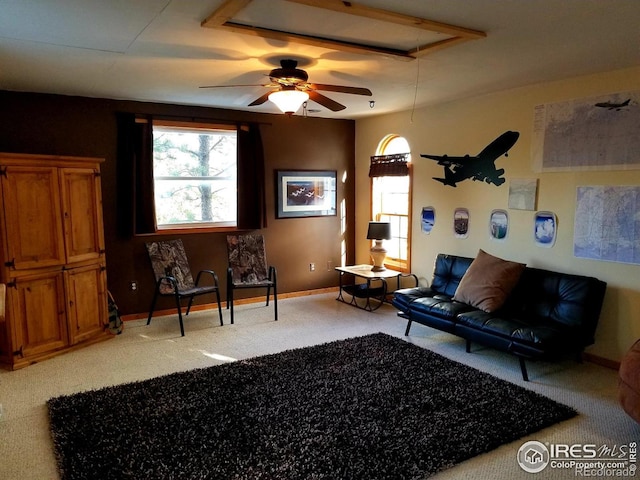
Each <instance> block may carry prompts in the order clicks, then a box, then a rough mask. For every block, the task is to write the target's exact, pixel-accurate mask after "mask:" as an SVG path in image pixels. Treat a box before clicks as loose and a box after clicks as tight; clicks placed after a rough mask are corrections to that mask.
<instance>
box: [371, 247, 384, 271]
mask: <svg viewBox="0 0 640 480" xmlns="http://www.w3.org/2000/svg"><path fill="white" fill-rule="evenodd" d="M375 242H376V243H375V245H374V246H373V247H371V250H370V254H371V259H372V260H373V267H372V268H371V271H372V272H384V271H385V270H386V268H385V266H384V260H385V258H387V250H386V249H385V248H384V247H383V246H382V240H376V241H375Z"/></svg>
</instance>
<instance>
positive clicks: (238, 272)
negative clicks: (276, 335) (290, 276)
mask: <svg viewBox="0 0 640 480" xmlns="http://www.w3.org/2000/svg"><path fill="white" fill-rule="evenodd" d="M227 253H228V260H229V267H228V268H227V308H228V309H230V310H231V323H233V292H234V290H236V289H240V288H266V289H267V306H269V296H270V295H271V289H272V288H273V308H274V316H275V320H278V286H277V277H276V269H275V267H272V266H269V267H267V255H266V251H265V248H264V237H263V236H262V235H228V236H227Z"/></svg>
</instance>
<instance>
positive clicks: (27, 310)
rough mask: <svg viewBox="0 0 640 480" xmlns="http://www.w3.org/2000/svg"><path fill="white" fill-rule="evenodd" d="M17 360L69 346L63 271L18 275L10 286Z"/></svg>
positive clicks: (8, 290)
mask: <svg viewBox="0 0 640 480" xmlns="http://www.w3.org/2000/svg"><path fill="white" fill-rule="evenodd" d="M7 296H8V298H9V302H10V303H9V304H10V306H11V309H10V312H9V315H11V317H12V325H13V329H14V331H13V346H12V350H13V352H12V353H13V355H14V357H16V358H15V361H20V360H21V359H28V358H30V357H33V356H36V355H40V354H44V353H47V352H51V351H54V350H57V349H60V348H62V347H65V346H66V345H68V335H67V321H66V314H65V304H64V299H65V296H64V280H63V276H62V272H46V273H41V274H37V275H28V276H24V277H18V278H16V279H15V280H14V281H13V282H11V283H9V284H8V285H7Z"/></svg>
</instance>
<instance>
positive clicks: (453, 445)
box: [48, 333, 576, 480]
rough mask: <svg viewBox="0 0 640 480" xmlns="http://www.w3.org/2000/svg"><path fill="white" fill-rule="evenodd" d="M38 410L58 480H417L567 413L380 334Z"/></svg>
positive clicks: (62, 400)
mask: <svg viewBox="0 0 640 480" xmlns="http://www.w3.org/2000/svg"><path fill="white" fill-rule="evenodd" d="M48 408H49V416H50V424H51V432H52V437H53V443H54V447H55V452H56V456H57V459H58V466H59V471H60V474H61V477H62V478H63V479H88V478H92V479H93V478H101V479H107V478H114V479H115V478H117V479H128V478H130V479H136V480H139V479H216V480H223V479H246V480H256V479H270V480H274V479H286V480H297V479H331V480H342V479H367V480H374V479H389V480H391V479H392V480H400V479H421V478H426V477H429V476H430V475H433V474H434V473H436V472H438V471H441V470H443V469H446V468H448V467H451V466H453V465H455V464H456V463H459V462H461V461H463V460H465V459H468V458H471V457H473V456H475V455H478V454H480V453H483V452H487V451H489V450H492V449H494V448H496V447H497V446H499V445H501V444H504V443H508V442H511V441H513V440H516V439H518V438H520V437H522V436H525V435H527V434H530V433H532V432H535V431H537V430H539V429H541V428H544V427H546V426H549V425H552V424H554V423H556V422H559V421H562V420H565V419H568V418H571V417H573V416H574V415H576V412H575V411H574V410H572V409H571V408H569V407H567V406H564V405H561V404H559V403H557V402H555V401H552V400H550V399H548V398H546V397H543V396H541V395H539V394H537V393H534V392H531V391H529V390H526V389H524V388H522V387H520V386H518V385H514V384H511V383H509V382H506V381H503V380H500V379H498V378H495V377H492V376H491V375H488V374H485V373H482V372H480V371H478V370H475V369H473V368H470V367H468V366H465V365H462V364H460V363H457V362H454V361H452V360H449V359H447V358H445V357H442V356H440V355H438V354H436V353H433V352H431V351H429V350H425V349H423V348H420V347H417V346H415V345H412V344H410V343H407V342H405V341H403V340H400V339H398V338H395V337H391V336H389V335H386V334H382V333H378V334H374V335H368V336H364V337H358V338H352V339H348V340H340V341H335V342H331V343H327V344H322V345H317V346H313V347H308V348H302V349H296V350H289V351H285V352H282V353H278V354H274V355H267V356H263V357H257V358H252V359H249V360H242V361H237V362H233V363H229V364H224V365H219V366H214V367H209V368H203V369H197V370H193V371H188V372H182V373H175V374H171V375H167V376H163V377H158V378H154V379H151V380H146V381H141V382H136V383H131V384H124V385H118V386H114V387H107V388H104V389H101V390H96V391H88V392H83V393H78V394H75V395H69V396H63V397H57V398H52V399H50V400H49V401H48ZM515 455H516V450H515V449H514V461H515Z"/></svg>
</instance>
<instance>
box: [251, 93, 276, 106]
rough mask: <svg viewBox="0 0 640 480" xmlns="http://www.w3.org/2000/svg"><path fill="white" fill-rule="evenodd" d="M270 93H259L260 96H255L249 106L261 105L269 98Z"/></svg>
mask: <svg viewBox="0 0 640 480" xmlns="http://www.w3.org/2000/svg"><path fill="white" fill-rule="evenodd" d="M271 93H272V92H267V93H265V94H264V95H261V96H260V97H258V98H256V99H255V100H254V101H253V102H251V103H250V104H249V107H255V106H256V105H262V104H263V103H264V102H266V101H267V100H269V95H271Z"/></svg>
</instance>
